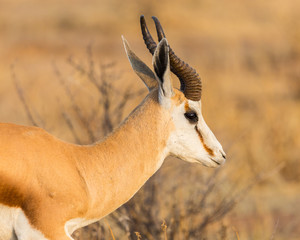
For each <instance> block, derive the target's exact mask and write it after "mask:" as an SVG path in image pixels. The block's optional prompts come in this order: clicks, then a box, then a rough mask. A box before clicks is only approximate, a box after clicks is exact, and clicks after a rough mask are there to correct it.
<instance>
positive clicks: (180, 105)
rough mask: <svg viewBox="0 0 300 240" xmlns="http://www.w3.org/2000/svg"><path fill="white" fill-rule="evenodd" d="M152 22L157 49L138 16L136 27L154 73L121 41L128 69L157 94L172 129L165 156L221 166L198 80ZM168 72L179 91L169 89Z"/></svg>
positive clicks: (220, 153) (219, 148) (222, 154)
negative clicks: (176, 79)
mask: <svg viewBox="0 0 300 240" xmlns="http://www.w3.org/2000/svg"><path fill="white" fill-rule="evenodd" d="M152 18H153V20H154V22H155V25H156V30H157V35H158V40H159V43H158V45H157V44H156V43H155V41H154V40H153V38H152V36H151V34H150V32H149V30H148V28H147V25H146V22H145V18H144V16H141V18H140V24H141V30H142V34H143V39H144V42H145V44H146V46H147V48H148V50H149V51H150V53H151V54H152V55H153V61H152V63H153V67H154V72H152V70H150V68H148V67H147V65H146V64H145V63H143V62H142V61H141V60H140V59H139V58H138V57H137V56H136V55H135V54H134V53H133V51H132V50H131V49H130V48H129V45H128V43H127V41H126V40H125V39H124V38H123V42H124V46H125V50H126V53H127V56H128V58H129V61H130V63H131V66H132V68H133V69H134V71H135V72H136V74H137V75H138V76H139V77H140V78H141V79H142V80H143V82H144V83H145V85H146V86H147V88H148V89H149V91H150V92H151V91H158V102H159V104H160V106H161V107H162V108H164V109H165V112H164V114H167V115H169V116H170V121H171V122H172V123H173V125H174V130H173V131H172V133H171V134H170V136H169V139H168V143H167V148H168V154H170V155H173V156H176V157H178V158H180V159H182V160H185V161H187V162H196V163H202V164H203V165H205V166H208V167H217V166H219V165H222V164H223V163H224V162H225V159H226V157H225V152H224V151H223V149H222V146H221V144H220V143H219V141H218V140H217V139H216V137H215V136H214V134H213V133H212V131H211V130H210V129H209V127H208V126H207V125H206V123H205V121H204V118H203V116H202V112H201V92H202V84H201V79H200V77H199V75H198V74H197V73H196V71H195V70H194V69H193V68H192V67H190V66H189V65H188V64H187V63H185V62H184V61H182V60H181V59H180V58H178V57H177V56H176V54H175V53H174V51H173V50H172V49H171V47H170V46H169V44H168V42H167V40H166V36H165V34H164V31H163V29H162V27H161V24H160V22H159V21H158V19H157V18H156V17H152ZM170 71H172V72H173V73H174V74H175V75H176V76H177V77H178V79H179V81H180V89H175V88H174V87H173V86H172V82H171V77H170Z"/></svg>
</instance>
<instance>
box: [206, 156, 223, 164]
mask: <svg viewBox="0 0 300 240" xmlns="http://www.w3.org/2000/svg"><path fill="white" fill-rule="evenodd" d="M209 159H210V160H211V161H212V162H214V163H215V164H217V165H218V166H221V165H222V163H221V162H218V161H217V160H215V159H213V158H211V157H210V158H209Z"/></svg>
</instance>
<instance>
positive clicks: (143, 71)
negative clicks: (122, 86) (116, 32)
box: [122, 36, 158, 92]
mask: <svg viewBox="0 0 300 240" xmlns="http://www.w3.org/2000/svg"><path fill="white" fill-rule="evenodd" d="M122 40H123V44H124V48H125V51H126V54H127V57H128V59H129V62H130V65H131V67H132V69H133V70H134V71H135V73H136V74H137V75H138V76H139V77H140V79H142V80H143V82H144V84H145V85H146V87H147V88H148V90H149V92H150V91H151V90H152V89H153V88H155V87H157V85H158V84H157V80H156V78H155V74H154V73H153V72H152V71H151V69H150V68H149V67H148V66H147V65H146V64H145V63H144V62H143V61H142V60H141V59H139V58H138V56H136V55H135V54H134V52H133V51H132V50H131V49H130V47H129V44H128V42H127V40H126V39H125V38H124V37H123V36H122Z"/></svg>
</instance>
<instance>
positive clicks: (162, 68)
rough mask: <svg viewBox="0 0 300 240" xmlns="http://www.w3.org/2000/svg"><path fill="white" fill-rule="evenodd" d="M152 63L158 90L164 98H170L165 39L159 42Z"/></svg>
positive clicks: (168, 62) (171, 93)
mask: <svg viewBox="0 0 300 240" xmlns="http://www.w3.org/2000/svg"><path fill="white" fill-rule="evenodd" d="M152 63H153V67H154V71H155V74H156V78H157V80H158V84H159V90H160V91H161V92H162V94H163V95H164V96H165V97H167V98H170V97H172V96H173V95H174V92H173V87H172V83H171V76H170V58H169V45H168V41H167V39H165V38H163V39H162V40H161V41H160V42H159V44H158V46H157V48H156V50H155V52H154V54H153V60H152Z"/></svg>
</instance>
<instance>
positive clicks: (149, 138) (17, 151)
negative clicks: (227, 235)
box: [0, 16, 225, 240]
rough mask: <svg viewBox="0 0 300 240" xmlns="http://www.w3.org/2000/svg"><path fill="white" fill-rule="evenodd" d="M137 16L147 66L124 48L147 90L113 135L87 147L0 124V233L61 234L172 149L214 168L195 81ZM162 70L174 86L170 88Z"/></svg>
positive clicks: (216, 158) (215, 152) (112, 203)
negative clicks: (148, 61)
mask: <svg viewBox="0 0 300 240" xmlns="http://www.w3.org/2000/svg"><path fill="white" fill-rule="evenodd" d="M153 19H154V21H155V24H156V30H157V33H158V39H159V44H158V45H156V43H155V41H154V40H153V38H152V37H151V35H150V33H149V30H148V28H147V26H146V22H145V19H144V17H143V16H141V19H140V20H141V29H142V34H143V38H144V41H145V43H146V45H147V48H148V49H149V50H150V52H151V53H152V54H153V67H154V72H152V71H151V70H150V68H148V67H147V66H146V65H145V64H144V63H143V62H142V61H141V60H140V59H139V58H138V57H137V56H136V55H135V54H134V53H133V52H132V50H131V49H130V48H129V45H128V43H127V41H126V40H125V39H124V38H123V43H124V47H125V50H126V53H127V56H128V58H129V61H130V64H131V66H132V68H133V69H134V71H135V72H136V73H137V75H138V76H139V77H140V78H141V79H142V80H143V82H144V83H145V85H146V86H147V88H148V89H149V94H148V95H147V96H146V98H145V99H144V100H143V101H142V103H141V104H140V105H139V106H138V107H137V108H136V109H135V110H134V111H133V112H132V113H131V114H130V115H129V116H128V117H127V119H126V120H125V121H124V122H123V123H122V124H121V125H120V126H119V127H118V128H117V129H115V131H114V132H113V133H111V134H110V135H109V136H107V137H106V138H105V139H104V140H102V141H99V142H96V143H94V144H92V145H86V146H79V145H74V144H70V143H66V142H64V141H61V140H59V139H57V138H56V137H54V136H52V135H50V134H49V133H47V132H45V131H44V130H42V129H40V128H36V127H25V126H18V125H14V124H8V123H2V124H0V239H1V240H4V239H19V240H35V239H40V240H41V239H48V240H50V239H51V240H64V239H65V240H66V239H72V237H71V234H72V233H73V232H74V231H75V230H76V229H78V228H80V227H82V226H85V225H88V224H90V223H92V222H95V221H97V220H99V219H101V218H102V217H104V216H106V215H107V214H109V213H110V212H112V211H114V210H115V209H117V208H118V207H120V206H121V205H122V204H124V203H125V202H127V201H128V200H129V199H130V198H131V197H132V196H133V195H134V194H135V193H136V192H137V191H138V190H139V188H141V187H142V186H143V184H144V183H145V182H146V181H147V180H148V179H149V178H150V177H151V176H152V175H153V174H154V173H155V172H156V171H157V170H158V169H159V168H160V166H161V165H162V163H163V161H164V159H165V158H166V157H167V156H169V155H174V156H176V157H179V158H181V159H183V160H184V161H187V162H192V163H201V164H203V165H205V166H209V167H217V166H219V165H221V164H223V163H224V162H225V153H224V151H223V149H222V146H221V145H220V143H219V142H218V141H217V139H216V137H215V136H214V134H213V133H212V132H211V130H210V129H209V128H208V126H207V125H206V123H205V121H204V119H203V117H202V114H201V81H200V78H199V76H198V74H197V73H196V72H195V70H194V69H193V68H191V67H190V66H189V65H188V64H186V63H185V62H183V61H182V60H180V59H179V58H178V57H177V56H176V55H175V54H174V52H173V51H172V49H171V48H170V47H169V45H168V42H167V40H166V38H165V35H164V32H163V30H162V27H161V25H160V23H159V21H158V19H157V18H155V17H153ZM170 70H171V71H172V72H173V73H175V74H176V75H177V77H178V78H179V80H180V83H181V87H180V90H177V89H175V88H173V87H172V83H171V79H170Z"/></svg>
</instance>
